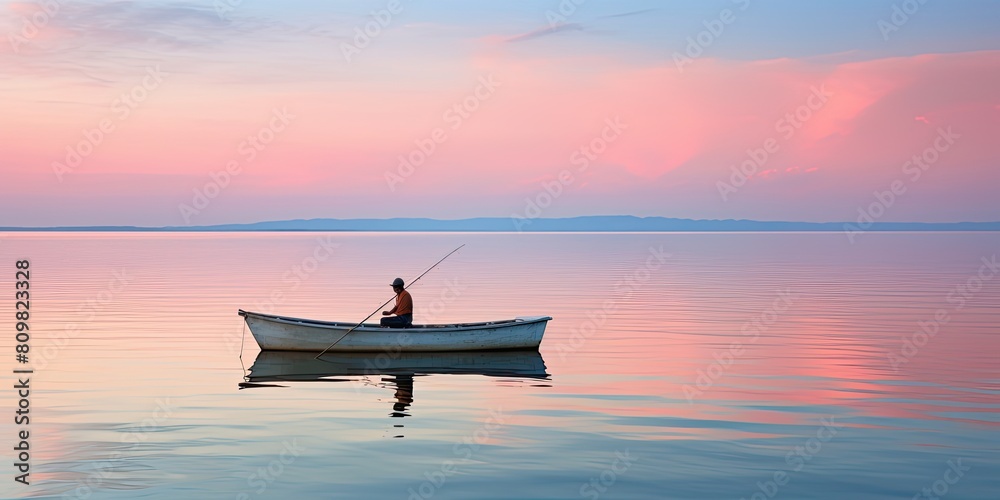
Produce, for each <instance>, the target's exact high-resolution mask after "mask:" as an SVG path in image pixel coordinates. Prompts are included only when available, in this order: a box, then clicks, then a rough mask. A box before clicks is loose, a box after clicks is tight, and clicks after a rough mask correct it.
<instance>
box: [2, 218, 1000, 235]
mask: <svg viewBox="0 0 1000 500" xmlns="http://www.w3.org/2000/svg"><path fill="white" fill-rule="evenodd" d="M0 231H490V232H498V231H523V232H544V231H556V232H559V231H565V232H586V231H676V232H680V231H705V232H709V231H725V232H739V231H747V232H758V231H1000V222H874V223H871V224H870V225H868V226H867V227H866V226H862V225H859V224H857V223H854V222H850V223H844V222H778V221H774V222H772V221H753V220H732V219H728V220H692V219H669V218H665V217H633V216H629V215H616V216H585V217H570V218H562V219H542V218H538V219H512V218H509V217H479V218H474V219H458V220H439V219H421V218H397V219H308V220H306V219H297V220H287V221H269V222H255V223H252V224H221V225H215V226H168V227H136V226H79V227H72V226H70V227H39V228H27V227H0Z"/></svg>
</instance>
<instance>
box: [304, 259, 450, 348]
mask: <svg viewBox="0 0 1000 500" xmlns="http://www.w3.org/2000/svg"><path fill="white" fill-rule="evenodd" d="M464 246H465V243H462V244H461V245H459V247H458V248H456V249H454V250H452V251H451V252H448V255H445V256H444V257H442V258H441V260H439V261H437V262H435V263H434V265H433V266H431V267H428V268H427V270H426V271H424V272H423V273H421V274H420V276H417V277H416V279H414V280H413V281H411V282H410V284H409V285H406V286H405V287H403V290H406V289H407V288H409V287H410V286H411V285H413V284H414V283H416V282H417V281H419V280H420V278H423V277H424V275H425V274H427V273H429V272H431V269H434V268H435V267H437V266H438V264H440V263H442V262H444V259H447V258H448V257H451V254H453V253H455V252H457V251H459V250H461V249H462V247H464ZM395 298H396V297H393V298H391V299H389V300H387V301H385V302H384V303H383V304H382V305H380V306H378V309H376V310H374V311H372V313H371V314H369V315H368V316H366V317H365V319H363V320H361V322H360V323H358V324H356V325H354V326H352V327H351V329H350V330H347V333H345V334H344V335H343V336H342V337H340V338H339V339H337V341H336V342H334V343H332V344H330V346H329V347H327V348H326V349H323V352H321V353H319V354H317V355H316V357H315V358H314V359H319V357H320V356H322V355H324V354H326V351H329V350H330V349H332V348H333V346H335V345H337V344H338V343H340V341H341V340H344V338H345V337H347V335H348V334H350V333H351V332H353V331H354V329H355V328H357V327H359V326H361V325H363V324H364V323H365V321H368V318H371V317H372V316H374V315H375V313H377V312H379V311H381V310H382V308H383V307H385V306H386V305H388V304H389V302H392V301H393V299H395Z"/></svg>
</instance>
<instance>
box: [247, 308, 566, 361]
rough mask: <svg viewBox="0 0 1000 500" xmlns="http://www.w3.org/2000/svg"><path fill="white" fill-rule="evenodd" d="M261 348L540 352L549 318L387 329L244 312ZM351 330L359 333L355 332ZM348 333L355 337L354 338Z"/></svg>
mask: <svg viewBox="0 0 1000 500" xmlns="http://www.w3.org/2000/svg"><path fill="white" fill-rule="evenodd" d="M240 316H243V317H244V319H245V320H246V323H247V326H248V327H249V328H250V333H251V334H253V337H254V339H255V340H256V341H257V345H259V346H260V348H261V350H265V351H305V352H320V351H323V350H324V349H326V348H327V347H329V346H330V345H331V344H334V343H336V345H334V346H333V347H332V348H330V349H329V351H328V352H350V351H354V352H378V351H390V352H440V351H480V350H482V351H493V350H504V349H537V348H538V346H539V344H541V342H542V335H544V333H545V325H546V323H547V322H548V321H549V320H550V319H552V318H550V317H548V316H535V317H525V318H516V319H513V320H505V321H490V322H484V323H464V324H457V325H414V326H413V327H412V328H399V329H397V328H382V327H380V326H378V325H374V324H368V323H366V324H364V325H362V326H359V327H356V328H355V326H356V325H354V324H351V323H340V322H327V321H315V320H309V319H302V318H290V317H285V316H274V315H270V314H261V313H254V312H249V311H242V310H241V311H240ZM351 328H354V330H353V331H351ZM348 331H350V333H349V334H348Z"/></svg>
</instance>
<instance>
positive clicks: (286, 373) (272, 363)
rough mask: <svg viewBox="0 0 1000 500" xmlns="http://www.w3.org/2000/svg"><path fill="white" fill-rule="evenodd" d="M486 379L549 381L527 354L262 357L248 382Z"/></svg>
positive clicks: (535, 357) (537, 356)
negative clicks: (417, 377) (440, 376)
mask: <svg viewBox="0 0 1000 500" xmlns="http://www.w3.org/2000/svg"><path fill="white" fill-rule="evenodd" d="M437 374H451V375H484V376H487V377H511V378H526V379H548V378H549V374H548V373H547V372H546V371H545V361H544V360H543V359H542V355H541V353H539V352H538V351H535V350H528V351H450V352H395V353H390V352H385V353H349V352H338V353H331V354H328V355H325V356H322V357H320V358H319V359H316V355H315V354H312V353H308V352H294V351H261V352H260V353H258V354H257V359H256V360H255V361H254V363H253V366H251V367H250V374H249V375H248V376H247V382H250V383H261V382H282V381H287V382H296V381H324V380H326V381H340V380H343V379H342V378H340V379H338V378H337V377H354V376H365V375H395V376H397V377H399V376H404V377H405V376H410V377H412V376H413V375H437Z"/></svg>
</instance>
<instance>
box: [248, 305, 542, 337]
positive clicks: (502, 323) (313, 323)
mask: <svg viewBox="0 0 1000 500" xmlns="http://www.w3.org/2000/svg"><path fill="white" fill-rule="evenodd" d="M237 314H239V315H240V316H242V317H243V318H244V319H246V318H249V317H250V316H254V317H256V318H259V319H263V320H267V321H273V322H275V323H283V324H289V325H303V326H310V327H317V328H324V329H328V330H335V329H343V328H354V331H385V330H389V331H398V332H405V331H414V330H416V331H423V332H427V331H428V330H439V331H441V332H442V333H449V332H459V331H470V330H485V329H491V328H510V327H514V326H524V325H531V324H534V323H542V322H547V321H550V320H552V317H551V316H528V317H520V318H514V319H506V320H498V321H481V322H476V323H450V324H444V325H413V326H411V327H409V328H384V327H382V326H381V325H377V324H374V323H363V324H361V325H358V324H357V323H345V322H342V321H321V320H315V319H307V318H294V317H291V316H277V315H274V314H264V313H257V312H253V311H244V310H243V309H239V312H238V313H237Z"/></svg>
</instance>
